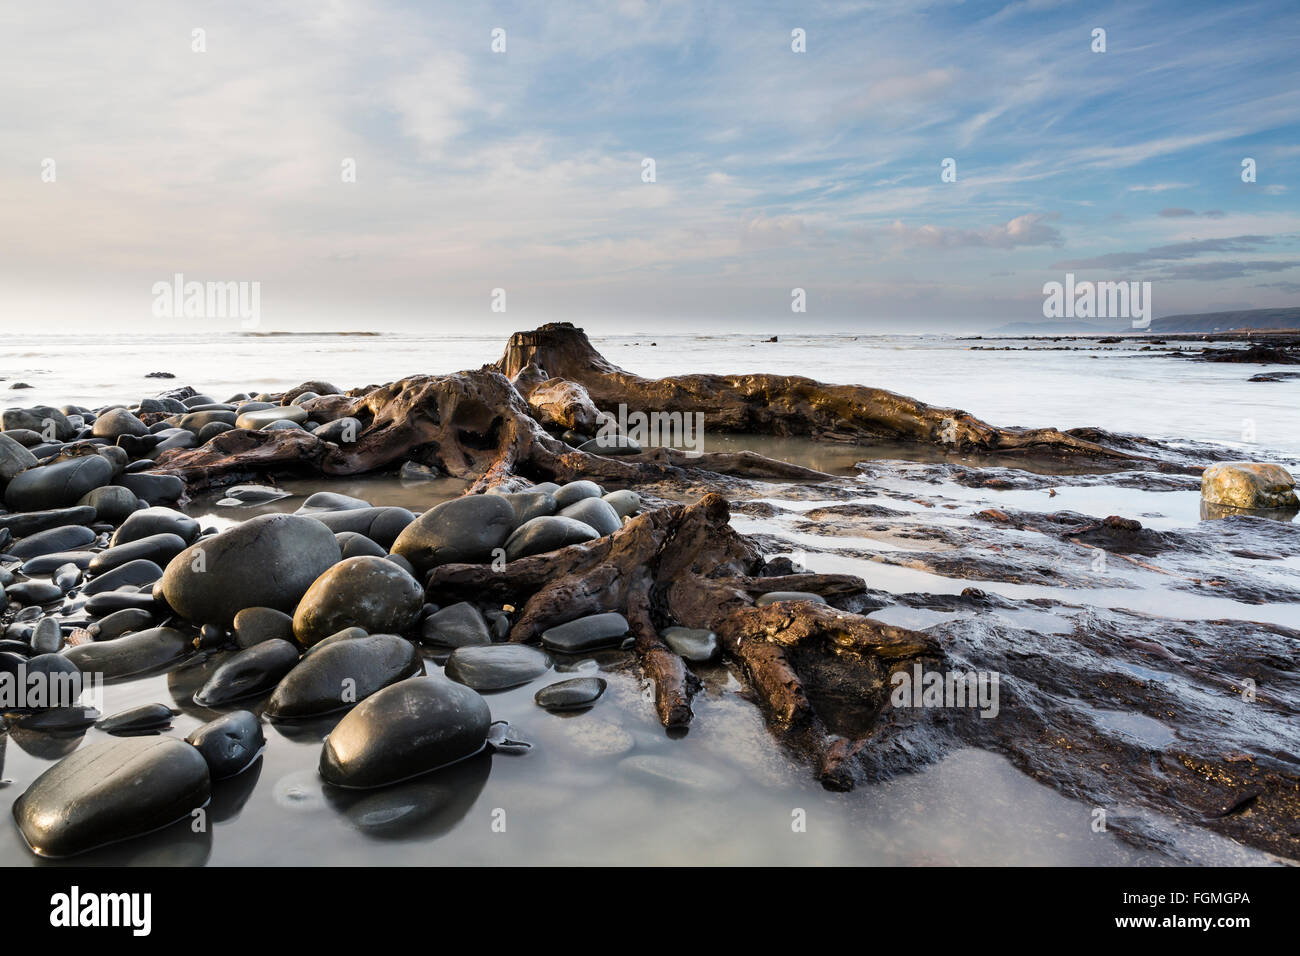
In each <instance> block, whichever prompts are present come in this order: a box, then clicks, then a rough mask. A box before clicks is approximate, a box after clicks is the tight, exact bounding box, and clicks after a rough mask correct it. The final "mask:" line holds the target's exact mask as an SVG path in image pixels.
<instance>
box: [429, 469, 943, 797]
mask: <svg viewBox="0 0 1300 956" xmlns="http://www.w3.org/2000/svg"><path fill="white" fill-rule="evenodd" d="M729 517H730V512H729V509H728V506H727V502H726V501H725V499H723V498H722V497H721V496H719V495H716V494H708V495H705V496H704V497H703V498H701V499H700V500H699V501H698V502H697V503H695V504H693V505H689V506H688V505H672V506H669V507H666V508H661V509H658V510H655V511H651V512H648V513H646V514H643V515H640V516H638V517H636V518H633V519H632V520H630V521H628V522H627V523H626V524H625V525H624V526H623V528H622V529H621V530H619V531H617V532H615V533H614V534H612V535H609V536H607V537H604V538H600V539H598V540H596V541H591V542H587V543H584V544H577V545H571V546H570V547H567V548H563V549H561V550H560V551H555V552H552V553H550V554H541V555H536V556H533V557H528V558H523V559H521V560H518V561H512V562H511V563H510V564H508V565H506V566H505V568H503V569H501V570H493V569H492V567H491V566H488V565H479V564H453V565H444V566H442V567H439V568H436V569H435V570H434V571H433V573H432V575H431V576H430V579H429V586H428V595H429V598H430V599H431V600H433V601H454V600H464V599H465V597H466V596H467V595H472V596H474V597H477V598H479V599H481V600H485V601H492V602H494V603H496V602H499V603H501V604H512V605H514V606H516V607H517V608H518V609H519V612H518V616H517V618H516V620H515V623H514V626H513V628H512V630H511V633H510V640H512V641H533V640H536V639H537V638H538V637H539V636H540V635H541V633H542V631H544V630H546V628H548V627H550V626H552V625H555V624H561V623H564V622H565V621H569V620H572V619H573V618H574V617H576V616H581V615H584V614H596V613H600V612H603V611H621V612H623V613H624V614H625V615H626V616H627V619H628V623H629V624H630V625H631V627H632V634H633V636H634V637H635V639H636V643H635V650H636V653H637V655H638V656H639V658H640V661H641V664H642V667H643V669H644V671H645V674H646V676H647V677H648V678H650V679H651V680H652V681H653V682H654V685H655V704H656V709H657V711H658V714H659V718H660V720H661V721H662V723H663V724H664V726H665V727H668V728H670V729H681V728H684V727H686V726H687V725H688V724H689V722H690V720H691V716H692V714H691V696H692V694H693V693H694V692H695V689H696V686H697V685H696V681H695V679H694V678H693V676H692V675H691V673H690V671H689V670H688V669H687V667H686V665H685V664H684V663H683V661H682V660H681V658H679V657H678V656H677V655H676V654H675V653H673V652H672V651H671V650H670V649H669V648H668V646H667V645H666V644H665V643H664V642H663V641H662V640H661V639H660V637H659V633H660V631H661V630H662V629H663V628H664V627H666V626H669V625H673V624H679V625H682V626H685V627H694V628H707V629H709V630H712V631H714V632H715V633H716V634H717V635H718V637H719V639H720V641H721V643H722V647H723V649H724V652H725V653H726V654H727V656H728V657H730V658H731V659H733V660H735V661H736V662H737V663H739V664H740V665H741V666H742V667H743V668H744V671H745V673H746V675H747V676H748V677H749V680H750V682H751V685H752V686H753V688H754V691H755V694H756V696H757V698H758V701H759V703H760V705H761V706H762V707H763V709H764V711H765V713H766V714H767V717H768V720H769V723H770V725H771V726H772V727H773V728H774V729H775V730H776V731H777V732H778V733H779V734H780V735H781V736H782V737H783V738H784V739H785V740H786V741H787V742H788V743H790V744H791V745H792V746H794V748H795V749H796V750H797V751H798V752H800V753H801V754H802V755H803V756H805V757H806V758H807V759H809V760H810V762H811V763H812V764H813V765H814V766H815V767H816V768H817V771H818V775H819V777H820V779H821V780H822V781H823V783H825V784H826V785H827V786H830V787H833V788H836V789H845V788H847V787H849V786H851V785H852V783H853V781H854V779H855V772H854V768H853V767H851V766H848V765H846V760H847V758H848V757H850V756H852V755H853V754H855V753H856V752H857V750H858V749H859V748H860V747H861V746H862V745H863V744H864V742H865V741H864V740H848V739H845V738H844V737H842V736H840V735H837V734H835V733H833V732H832V731H831V730H830V729H828V725H827V721H826V720H825V719H824V717H823V715H822V714H821V713H820V712H819V709H818V708H817V707H816V706H814V704H813V703H812V699H813V697H814V696H815V692H816V691H817V690H821V689H822V688H823V686H824V685H826V684H828V683H830V682H833V681H834V680H836V679H837V678H838V679H840V680H841V681H848V682H851V683H853V685H854V687H855V690H856V693H857V694H859V695H860V696H861V697H862V698H863V700H862V701H860V702H859V703H860V705H862V704H867V703H868V702H869V704H870V706H872V707H874V708H875V709H880V708H882V707H883V706H884V703H885V699H884V690H883V688H884V687H885V685H886V681H885V680H884V677H885V675H886V674H887V673H888V670H889V668H890V667H891V666H892V665H893V664H894V663H898V662H902V661H905V660H909V659H912V658H916V657H919V656H922V655H928V656H935V655H937V653H938V649H937V647H936V645H935V644H934V642H933V641H932V639H931V638H929V637H928V636H926V635H925V634H922V633H920V632H916V631H909V630H906V629H903V628H897V627H891V626H888V625H884V624H880V623H878V622H876V621H872V620H870V619H869V618H866V617H863V616H862V615H859V614H852V613H849V612H846V611H841V610H838V609H837V608H835V607H832V606H830V605H829V604H817V603H812V602H809V601H791V602H780V603H776V604H769V605H767V606H766V607H756V606H755V604H754V599H755V598H756V597H758V596H759V595H761V594H763V593H765V592H770V591H782V590H799V591H805V592H811V593H814V594H820V595H822V596H824V597H827V598H830V599H833V598H835V597H836V596H840V595H848V594H855V593H858V592H861V591H863V590H865V587H866V586H865V584H864V583H863V582H862V580H861V579H859V578H855V577H852V576H849V575H839V574H798V575H790V576H785V577H759V576H758V573H759V571H760V570H761V569H762V567H763V558H762V555H761V554H759V552H758V551H757V549H756V548H755V547H754V545H753V544H752V543H751V542H750V541H749V540H748V539H747V538H745V537H744V536H743V535H741V534H738V533H737V532H736V531H734V530H733V529H732V528H731V527H730V525H729V524H728V519H729ZM796 654H812V655H816V656H818V657H819V658H821V660H822V663H823V666H821V667H819V668H818V669H817V677H816V680H817V682H818V687H817V688H811V687H810V686H809V679H808V678H807V677H806V676H804V675H803V674H801V671H800V668H799V667H798V666H797V664H796V663H795V655H796ZM863 669H868V670H869V671H870V672H871V674H872V678H873V679H872V680H870V681H868V682H863V680H862V671H863ZM873 697H874V699H871V698H873Z"/></svg>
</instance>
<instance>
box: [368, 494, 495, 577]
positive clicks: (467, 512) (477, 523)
mask: <svg viewBox="0 0 1300 956" xmlns="http://www.w3.org/2000/svg"><path fill="white" fill-rule="evenodd" d="M515 521H516V519H515V509H514V508H513V507H512V506H511V504H510V502H509V501H507V500H506V499H505V498H504V497H503V496H501V495H466V496H465V497H463V498H456V499H454V500H452V501H444V502H443V503H442V504H440V505H437V506H435V507H433V508H430V509H429V510H428V511H426V512H425V513H424V514H422V515H420V517H418V518H416V519H415V520H414V521H413V522H411V523H410V524H409V525H407V526H406V528H405V529H404V530H403V531H402V533H401V534H400V535H398V536H397V540H396V541H395V542H393V547H392V553H393V554H399V555H401V556H402V557H404V558H406V560H408V561H410V562H411V565H412V567H414V568H415V569H416V570H417V571H419V572H420V573H421V574H423V573H425V572H426V571H428V570H429V569H430V568H435V567H438V566H439V565H442V564H460V563H468V564H480V563H483V562H485V561H489V560H491V558H492V552H493V551H495V550H496V549H497V548H500V547H502V546H503V545H504V544H505V543H506V539H507V538H509V537H510V534H511V532H513V531H514V530H515Z"/></svg>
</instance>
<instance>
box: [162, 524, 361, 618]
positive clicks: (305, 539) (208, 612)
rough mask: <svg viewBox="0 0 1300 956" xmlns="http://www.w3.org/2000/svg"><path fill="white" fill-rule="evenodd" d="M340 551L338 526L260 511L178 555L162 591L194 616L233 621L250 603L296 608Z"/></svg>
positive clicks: (170, 601)
mask: <svg viewBox="0 0 1300 956" xmlns="http://www.w3.org/2000/svg"><path fill="white" fill-rule="evenodd" d="M339 557H340V554H339V544H338V541H336V540H335V538H334V534H333V532H331V531H330V529H329V528H327V527H325V525H323V524H321V523H320V522H319V521H317V520H315V519H314V518H305V517H301V516H298V515H288V514H266V515H258V516H257V517H256V518H250V519H249V520H247V521H245V522H244V523H242V524H239V525H236V526H235V527H233V528H231V529H230V530H229V531H224V532H222V533H221V534H219V535H217V536H215V537H213V538H206V539H204V540H202V541H199V542H197V543H196V544H193V545H191V546H190V547H189V548H187V549H186V550H184V551H182V552H181V553H180V554H178V555H177V556H176V557H175V558H173V559H172V560H171V562H170V563H169V564H168V565H167V568H166V570H165V572H164V574H163V579H162V592H163V596H164V597H165V598H166V600H167V603H168V605H169V606H171V607H172V608H173V609H174V610H175V611H176V612H177V613H178V614H180V615H181V616H182V617H184V618H186V619H187V620H189V621H190V622H192V623H194V624H216V625H218V626H220V627H229V626H230V625H231V623H232V622H233V621H234V617H235V615H236V614H237V613H238V612H239V611H241V610H243V609H244V608H246V607H269V608H274V609H276V610H278V611H284V612H286V613H287V612H291V611H293V609H294V608H295V607H296V606H297V604H298V600H299V599H300V598H301V597H302V596H303V594H305V593H306V592H307V589H308V588H309V587H311V585H312V583H313V582H314V581H315V580H316V579H317V578H319V577H320V576H321V575H322V574H324V573H325V572H326V571H327V570H329V568H330V567H331V566H332V565H333V564H334V563H335V562H337V561H338V560H339Z"/></svg>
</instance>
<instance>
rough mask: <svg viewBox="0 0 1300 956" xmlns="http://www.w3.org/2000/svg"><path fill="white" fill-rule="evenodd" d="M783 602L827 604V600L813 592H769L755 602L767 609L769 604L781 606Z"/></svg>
mask: <svg viewBox="0 0 1300 956" xmlns="http://www.w3.org/2000/svg"><path fill="white" fill-rule="evenodd" d="M782 601H806V602H808V603H809V604H825V603H826V599H825V598H824V597H822V596H821V595H820V594H813V593H812V592H811V591H769V592H767V593H766V594H760V595H759V596H758V597H757V598H756V599H755V601H754V603H755V604H756V605H758V606H759V607H767V606H768V605H769V604H779V603H781V602H782Z"/></svg>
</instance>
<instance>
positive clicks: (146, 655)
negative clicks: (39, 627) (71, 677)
mask: <svg viewBox="0 0 1300 956" xmlns="http://www.w3.org/2000/svg"><path fill="white" fill-rule="evenodd" d="M189 651H190V639H189V638H188V637H187V636H186V635H184V634H182V633H181V632H180V631H178V630H176V629H175V628H171V627H151V628H148V629H147V630H143V631H136V632H134V633H132V634H124V635H123V636H121V637H119V638H116V639H115V640H111V641H95V642H92V643H90V644H78V645H76V646H75V647H70V648H68V649H67V651H66V652H65V653H64V656H65V657H66V658H67V659H68V660H69V661H71V662H72V663H73V664H75V665H76V667H77V669H78V670H80V671H81V672H82V673H83V674H99V675H101V676H102V677H103V678H104V679H106V680H112V679H114V678H117V677H128V676H130V675H132V674H140V673H143V672H145V671H151V670H154V669H156V668H159V667H163V666H164V665H167V664H172V663H174V662H176V661H178V660H180V659H181V658H182V657H184V656H185V655H186V654H188V653H189Z"/></svg>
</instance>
